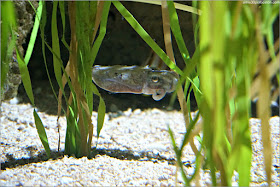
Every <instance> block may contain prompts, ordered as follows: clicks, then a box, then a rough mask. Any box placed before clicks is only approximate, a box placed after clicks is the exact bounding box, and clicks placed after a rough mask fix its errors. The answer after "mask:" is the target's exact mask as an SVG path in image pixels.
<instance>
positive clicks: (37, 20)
mask: <svg viewBox="0 0 280 187" xmlns="http://www.w3.org/2000/svg"><path fill="white" fill-rule="evenodd" d="M30 4H31V3H30ZM31 5H32V4H31ZM42 12H43V2H42V1H39V6H38V8H37V10H36V16H35V22H34V24H33V28H32V32H31V36H30V39H29V42H28V47H27V50H26V53H25V57H24V61H25V62H26V63H27V64H28V62H29V60H30V58H31V55H32V51H33V48H34V45H35V41H36V38H37V33H38V30H39V26H40V20H41V17H42Z"/></svg>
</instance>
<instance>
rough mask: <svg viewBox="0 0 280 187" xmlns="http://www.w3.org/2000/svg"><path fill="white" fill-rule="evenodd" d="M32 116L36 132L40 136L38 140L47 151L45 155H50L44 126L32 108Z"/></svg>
mask: <svg viewBox="0 0 280 187" xmlns="http://www.w3.org/2000/svg"><path fill="white" fill-rule="evenodd" d="M33 116H34V120H35V125H36V129H37V132H38V135H39V137H40V140H41V142H42V144H43V146H44V148H45V151H46V153H47V156H48V157H50V156H51V150H50V147H49V142H48V137H47V134H46V131H45V127H44V125H43V123H42V121H41V119H40V117H39V115H38V114H37V112H36V110H35V109H34V110H33Z"/></svg>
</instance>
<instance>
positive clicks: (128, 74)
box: [92, 65, 178, 101]
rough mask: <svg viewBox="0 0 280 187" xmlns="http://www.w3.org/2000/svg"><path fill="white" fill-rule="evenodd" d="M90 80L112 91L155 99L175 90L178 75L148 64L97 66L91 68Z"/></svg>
mask: <svg viewBox="0 0 280 187" xmlns="http://www.w3.org/2000/svg"><path fill="white" fill-rule="evenodd" d="M92 80H93V82H94V83H95V84H96V85H97V86H99V87H100V88H102V89H104V90H107V91H110V92H114V93H133V94H146V95H152V97H153V99H154V100H156V101H159V100H161V99H162V98H163V97H164V96H165V95H166V93H171V92H173V91H175V89H176V85H177V82H178V75H177V74H176V73H175V72H172V71H167V70H153V69H151V68H149V67H148V66H145V67H140V66H121V65H115V66H99V65H96V66H94V67H93V68H92Z"/></svg>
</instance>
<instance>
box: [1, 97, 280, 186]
mask: <svg viewBox="0 0 280 187" xmlns="http://www.w3.org/2000/svg"><path fill="white" fill-rule="evenodd" d="M32 112H33V108H32V107H31V106H30V105H29V104H16V103H9V102H3V103H2V106H1V156H0V161H1V165H2V166H3V167H4V166H5V169H4V170H3V171H1V174H0V186H11V185H12V186H14V185H23V186H34V185H40V186H41V185H42V186H57V185H63V186H65V185H67V186H68V185H70V186H73V185H75V186H80V185H84V186H124V185H132V186H143V185H149V186H151V185H154V186H175V174H176V167H175V166H174V164H173V163H174V158H175V155H174V153H173V150H172V146H171V143H170V138H169V134H168V131H167V126H168V125H169V126H170V127H171V129H172V130H173V131H174V133H175V137H176V142H177V143H178V144H180V143H181V140H182V137H183V133H184V132H185V128H184V123H183V117H182V115H181V113H180V112H178V111H170V112H166V111H161V110H158V109H152V110H145V111H141V110H140V109H137V110H135V111H131V110H128V111H125V112H123V114H122V115H121V116H119V117H115V118H113V117H112V115H109V114H106V117H105V124H104V126H103V129H102V131H101V135H100V138H99V139H98V147H97V150H98V152H99V153H100V154H98V155H96V156H95V157H94V158H93V159H88V158H86V157H83V158H80V159H76V158H73V157H67V156H64V157H62V156H61V157H59V155H60V154H61V153H58V152H57V147H58V132H57V125H56V116H51V115H48V114H45V113H41V112H39V115H40V117H41V119H42V121H43V124H44V125H45V127H46V132H47V135H48V140H49V143H50V147H51V149H52V150H53V151H54V153H53V154H54V155H57V156H56V158H55V159H50V160H47V161H45V160H46V156H45V155H44V154H43V152H44V149H43V146H42V144H41V142H40V139H39V137H38V135H37V130H36V128H35V124H34V122H33V114H32ZM96 117H97V114H96V113H93V114H92V120H93V123H94V127H95V129H96ZM279 121H280V120H279V117H273V118H271V120H270V125H271V129H272V130H271V132H272V133H271V140H272V146H273V165H272V174H273V175H272V179H273V183H272V185H273V186H279V185H280V182H279V180H280V173H279V167H280V163H279V162H280V161H279V157H280V156H279V153H280V147H279V142H280V137H279V134H280V133H279ZM60 124H61V128H60V135H61V145H60V147H62V148H63V147H64V138H65V130H66V122H65V119H64V117H62V118H61V119H60ZM250 124H251V131H252V136H251V139H252V142H253V145H252V148H253V157H252V168H251V180H252V182H251V185H252V186H262V185H267V183H266V182H265V181H266V178H265V173H264V165H263V155H262V153H261V150H262V144H261V132H260V120H259V119H251V120H250ZM94 136H95V137H96V132H95V131H94ZM95 137H94V138H93V144H92V145H95V144H96V138H95ZM195 144H196V145H198V142H195ZM194 160H195V156H194V153H193V152H192V150H191V148H190V146H187V147H186V148H185V150H184V158H183V161H184V164H185V165H186V167H185V168H186V171H187V173H189V174H192V173H193V172H194V163H193V162H194ZM200 178H201V180H200V183H199V185H201V186H205V185H208V186H209V185H211V180H210V172H209V170H200ZM232 181H233V185H238V175H237V173H235V174H234V176H233V178H232ZM178 182H179V183H178V184H177V185H180V186H182V185H183V181H182V178H181V177H180V174H178ZM192 185H195V184H194V183H193V184H192Z"/></svg>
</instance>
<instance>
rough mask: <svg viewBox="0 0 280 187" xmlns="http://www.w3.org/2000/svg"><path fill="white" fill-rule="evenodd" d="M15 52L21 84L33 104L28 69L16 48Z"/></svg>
mask: <svg viewBox="0 0 280 187" xmlns="http://www.w3.org/2000/svg"><path fill="white" fill-rule="evenodd" d="M16 52H17V60H18V66H19V70H20V74H21V80H22V83H23V86H24V89H25V91H26V93H27V96H28V98H29V99H30V102H31V104H32V105H33V106H34V96H33V92H32V85H31V80H30V75H29V71H28V68H27V63H25V62H24V60H23V57H22V56H21V54H20V53H19V51H18V49H16Z"/></svg>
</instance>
